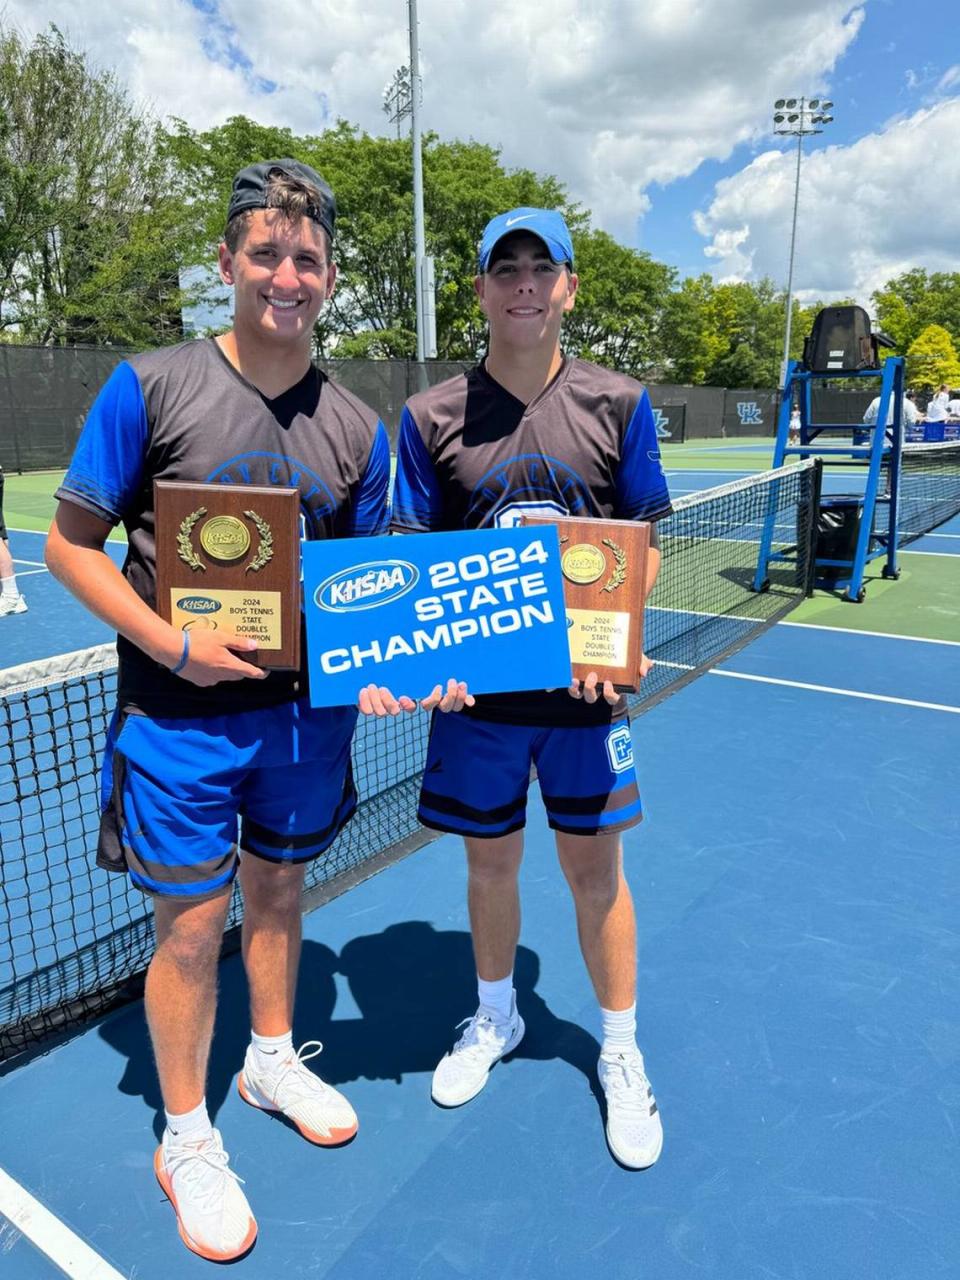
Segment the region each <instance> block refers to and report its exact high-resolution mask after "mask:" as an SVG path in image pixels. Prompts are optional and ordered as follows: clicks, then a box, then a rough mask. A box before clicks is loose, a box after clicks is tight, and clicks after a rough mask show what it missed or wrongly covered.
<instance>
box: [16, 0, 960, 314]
mask: <svg viewBox="0 0 960 1280" xmlns="http://www.w3.org/2000/svg"><path fill="white" fill-rule="evenodd" d="M4 12H5V15H6V21H7V22H8V23H13V24H16V25H17V26H19V27H20V28H21V29H22V30H23V31H25V32H26V33H27V34H32V33H33V32H35V31H36V30H38V29H39V28H41V27H43V26H45V25H46V24H47V23H48V22H51V21H52V22H56V23H57V25H58V26H60V27H61V29H62V30H64V31H65V32H66V33H67V34H68V35H69V37H70V38H71V40H72V41H73V42H74V43H76V44H79V45H82V46H83V47H85V48H86V49H87V50H88V52H89V53H90V55H91V56H92V58H93V59H94V60H95V61H96V62H97V63H98V64H99V65H101V66H103V67H109V68H111V69H113V70H115V71H116V73H117V74H118V75H119V76H120V77H121V78H122V79H123V80H124V81H125V82H126V84H127V85H128V86H129V88H130V89H131V91H132V92H133V94H134V95H135V96H136V97H137V98H139V99H140V100H142V101H144V102H146V103H148V104H149V105H151V106H152V108H153V109H154V110H155V111H156V112H157V113H159V114H171V115H179V116H182V117H183V118H185V119H186V120H187V121H189V123H190V124H192V125H194V126H198V127H207V126H210V125H214V124H217V123H219V122H221V121H223V120H225V119H226V118H227V117H228V116H230V115H233V114H237V113H243V114H246V115H248V116H251V117H253V118H254V119H256V120H260V121H262V122H264V123H273V124H284V125H288V126H289V127H290V128H292V129H293V130H294V131H296V132H318V131H320V130H321V129H322V128H323V127H324V126H325V125H327V124H332V123H333V122H334V121H335V120H336V119H337V118H339V117H343V118H345V119H348V120H351V121H353V122H355V123H357V124H359V125H361V126H363V127H364V128H365V129H368V130H370V131H371V132H385V131H387V130H389V128H390V126H389V125H388V123H387V121H386V118H385V116H384V115H383V112H382V109H381V96H382V92H383V88H384V86H385V85H386V84H387V82H388V81H389V80H390V79H391V77H392V75H393V72H394V70H395V69H396V68H397V67H398V66H400V65H401V64H402V63H404V62H406V61H407V51H408V45H407V4H406V0H270V2H269V3H265V0H85V3H84V5H83V6H80V7H78V6H77V5H76V4H75V0H6V5H5V9H4ZM419 15H420V28H421V33H420V34H421V41H420V43H421V60H422V71H423V75H424V110H423V122H424V125H425V127H427V128H430V129H433V130H436V131H437V132H438V133H439V134H440V135H441V136H442V137H444V138H458V137H459V138H474V139H477V140H479V141H482V142H486V143H491V144H493V145H496V146H499V147H501V148H502V151H503V157H504V160H505V162H506V163H507V164H509V165H517V166H520V165H523V166H528V167H531V168H533V169H536V170H539V171H541V172H549V173H554V174H556V175H558V176H559V177H561V178H562V179H563V180H564V181H565V182H566V184H567V186H568V188H569V190H570V191H571V193H572V194H573V195H574V196H575V197H576V198H577V199H578V200H579V201H580V202H581V203H582V204H584V205H586V206H587V207H588V208H590V209H591V210H592V211H593V215H594V222H595V224H596V225H599V226H602V227H603V228H604V229H606V230H608V231H609V232H611V233H612V234H613V235H615V236H616V237H617V238H618V239H620V240H622V241H623V242H624V243H626V244H630V245H635V246H639V247H642V248H644V249H647V250H649V251H650V252H651V253H653V254H654V256H656V257H657V258H660V259H661V260H663V261H666V262H668V263H670V264H671V265H673V266H675V267H676V268H677V269H678V270H679V271H680V272H681V273H682V274H685V275H686V274H695V273H697V272H700V271H709V272H710V273H711V274H712V275H714V276H715V277H716V278H717V279H756V278H758V277H760V276H763V275H769V276H772V277H773V278H774V279H775V280H777V281H779V282H783V281H784V280H785V277H786V269H787V254H788V237H789V224H790V217H791V213H792V201H793V177H794V164H795V151H794V150H792V147H793V146H794V145H795V144H792V143H791V142H790V141H789V140H786V139H777V138H775V137H774V136H773V135H772V134H771V132H770V128H771V124H770V121H771V115H772V105H773V102H774V100H775V98H777V97H779V96H781V95H793V94H806V95H808V96H810V95H816V94H820V95H828V96H829V97H830V98H832V99H833V101H834V103H835V107H834V116H835V123H834V124H833V125H832V126H831V127H830V128H829V130H828V131H827V132H826V133H825V134H824V135H823V136H822V137H818V138H815V139H812V140H811V142H810V148H809V153H808V154H807V155H806V158H805V162H804V168H803V178H802V186H801V205H800V210H801V222H800V233H799V241H798V261H797V268H796V274H795V285H796V287H797V289H798V291H799V293H800V296H801V297H806V298H810V299H812V298H814V297H821V298H829V297H831V296H838V295H845V294H852V295H854V296H857V297H859V298H861V299H863V300H867V299H868V298H869V294H870V292H871V291H872V290H873V289H874V288H876V287H878V285H880V284H882V283H883V282H884V281H886V280H887V279H889V278H890V277H891V276H892V275H894V274H896V273H898V272H900V271H903V270H905V269H907V268H909V267H911V266H924V267H927V268H928V269H931V270H953V271H956V270H960V165H958V163H957V152H958V146H957V144H958V140H960V34H958V31H960V24H958V21H957V0H862V2H861V3H859V4H850V3H849V2H848V0H798V2H797V3H795V4H791V3H786V0H552V3H551V4H550V5H545V4H544V3H543V0H484V2H481V0H419Z"/></svg>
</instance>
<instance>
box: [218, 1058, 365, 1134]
mask: <svg viewBox="0 0 960 1280" xmlns="http://www.w3.org/2000/svg"><path fill="white" fill-rule="evenodd" d="M305 1049H312V1050H313V1052H312V1053H304V1050H305ZM322 1049H323V1045H322V1044H321V1043H320V1041H319V1040H307V1041H306V1043H305V1044H303V1045H301V1046H300V1049H299V1050H298V1051H297V1052H296V1053H295V1054H293V1055H291V1056H290V1057H288V1058H285V1059H284V1061H283V1062H282V1063H280V1065H279V1066H278V1067H277V1068H276V1069H275V1070H274V1071H270V1072H266V1071H258V1070H257V1065H256V1062H257V1060H256V1055H255V1053H254V1049H253V1045H250V1047H249V1048H248V1049H247V1056H246V1058H245V1059H244V1062H243V1070H242V1071H241V1072H240V1074H239V1075H238V1076H237V1089H238V1091H239V1093H240V1097H241V1098H243V1100H244V1102H249V1103H250V1105H251V1107H259V1108H260V1110H261V1111H280V1112H282V1113H283V1114H284V1115H285V1116H286V1117H287V1119H288V1120H290V1121H291V1122H292V1123H293V1124H294V1125H296V1127H297V1128H298V1129H299V1130H300V1132H301V1133H302V1134H303V1136H304V1137H305V1138H306V1139H307V1140H308V1141H309V1142H316V1143H318V1144H319V1145H320V1146H321V1147H336V1146H339V1145H340V1143H341V1142H347V1141H348V1140H349V1139H350V1138H352V1137H353V1135H354V1134H355V1133H356V1132H357V1113H356V1112H355V1111H354V1109H353V1107H351V1105H350V1103H349V1102H348V1101H347V1100H346V1098H345V1097H344V1096H343V1094H342V1093H338V1092H337V1090H336V1089H334V1088H332V1086H330V1085H328V1084H324V1082H323V1081H322V1080H321V1079H320V1077H319V1076H318V1075H314V1073H313V1072H312V1071H308V1070H307V1068H306V1067H305V1066H304V1065H303V1064H304V1063H305V1062H309V1060H310V1059H311V1058H315V1057H316V1056H317V1054H318V1053H320V1052H321V1051H322Z"/></svg>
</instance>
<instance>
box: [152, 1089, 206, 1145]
mask: <svg viewBox="0 0 960 1280" xmlns="http://www.w3.org/2000/svg"><path fill="white" fill-rule="evenodd" d="M163 1114H164V1115H165V1116H166V1118H167V1132H168V1133H169V1134H170V1136H171V1137H172V1138H175V1139H176V1141H177V1144H178V1145H183V1144H184V1143H187V1142H203V1140H204V1139H205V1138H212V1137H213V1125H212V1124H211V1123H210V1117H209V1116H208V1115H207V1100H206V1098H204V1099H203V1101H202V1102H201V1103H200V1105H199V1106H198V1107H194V1108H193V1110H192V1111H185V1112H184V1113H183V1115H179V1116H177V1115H172V1114H171V1113H170V1112H169V1111H164V1113H163Z"/></svg>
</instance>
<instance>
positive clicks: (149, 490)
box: [57, 339, 390, 715]
mask: <svg viewBox="0 0 960 1280" xmlns="http://www.w3.org/2000/svg"><path fill="white" fill-rule="evenodd" d="M389 478H390V448H389V443H388V440H387V434H386V431H385V430H384V427H383V424H382V423H381V422H380V420H379V419H378V417H377V415H376V413H374V411H373V410H372V409H369V408H368V407H367V406H366V405H365V404H363V403H362V402H361V401H359V400H357V399H356V397H355V396H353V395H351V394H350V393H349V392H348V391H346V390H344V388H342V387H340V386H338V385H337V384H336V383H334V382H331V381H330V380H329V379H328V378H327V377H326V376H325V375H324V374H323V373H321V372H320V371H319V370H318V369H316V368H315V367H313V366H311V367H310V369H309V370H308V371H307V373H306V374H305V375H304V377H303V378H302V379H301V380H300V381H299V382H298V383H296V384H295V385H294V386H292V387H290V388H288V390H286V391H285V392H283V393H282V395H279V396H277V397H275V398H273V399H270V398H268V397H266V396H264V395H263V394H262V393H261V392H260V391H258V390H257V388H256V387H254V386H253V385H252V384H251V383H250V382H248V381H247V380H246V379H245V378H243V377H242V376H241V375H240V374H239V373H238V372H237V370H236V369H235V368H234V367H233V365H231V364H230V362H229V361H228V360H227V358H226V357H225V356H224V355H223V353H222V352H221V350H220V348H219V346H218V345H217V343H216V342H215V341H214V340H213V339H205V340H202V341H198V342H189V343H183V344H181V345H179V346H176V347H169V348H165V349H164V350H162V351H153V352H147V353H145V354H142V355H137V356H133V357H131V358H130V359H129V360H127V361H125V362H124V363H122V364H120V365H119V366H118V367H117V368H116V369H115V370H114V372H113V374H112V375H111V377H110V378H109V380H108V381H107V382H106V384H105V385H104V387H103V388H102V390H101V391H100V394H99V396H98V397H97V399H96V401H95V403H94V405H93V407H92V409H91V410H90V413H89V416H88V418H87V422H86V424H85V426H84V429H83V432H82V434H81V436H80V440H79V442H78V444H77V449H76V452H75V454H74V457H73V460H72V462H71V464H70V468H69V470H68V472H67V474H66V476H65V477H64V480H63V483H62V484H61V486H60V488H59V489H58V490H57V497H58V498H64V499H66V500H67V501H69V502H73V503H76V504H77V505H78V506H81V507H84V508H85V509H86V510H88V511H90V512H92V513H93V514H94V515H96V516H99V517H100V519H102V520H106V521H108V522H109V523H110V524H121V523H122V524H123V526H124V528H125V529H126V532H127V538H128V540H129V550H128V552H127V558H126V561H125V563H124V567H123V572H124V575H125V577H126V578H127V580H128V582H129V583H130V585H131V586H132V587H133V589H134V590H135V591H136V593H137V594H138V595H139V596H140V597H141V599H143V600H145V601H146V603H147V604H149V605H150V606H151V607H154V605H155V597H156V546H155V541H154V531H155V519H154V509H153V482H154V480H180V481H188V482H196V483H199V482H203V483H209V484H240V485H247V484H249V485H276V486H283V487H293V488H296V489H299V490H300V524H301V534H302V537H303V538H304V539H306V540H313V539H316V538H335V537H355V536H364V535H372V534H377V533H382V532H384V531H385V529H386V526H387V523H388V520H389V506H388V487H389ZM117 648H118V653H119V656H120V705H121V706H134V707H137V708H139V709H141V710H144V711H148V712H151V713H156V714H163V715H208V714H218V713H220V712H226V711H235V710H245V709H249V708H251V707H255V706H259V705H270V704H274V703H277V702H282V701H286V700H288V699H291V698H295V697H299V696H302V694H303V693H304V691H305V684H304V675H303V673H297V672H292V673H291V672H271V673H270V674H269V675H268V676H267V678H266V679H264V680H257V681H253V680H245V681H239V682H234V683H230V684H227V685H223V684H221V685H214V686H212V687H210V688H206V689H201V688H199V687H197V686H195V685H192V684H189V683H188V682H186V681H183V680H181V679H179V677H177V676H173V675H171V674H170V672H168V671H167V670H166V669H165V668H163V667H161V666H159V665H158V664H157V663H155V662H153V661H152V660H151V659H150V658H148V657H147V655H146V654H144V653H143V652H141V651H140V650H139V649H137V648H136V646H135V645H133V644H131V643H130V642H129V641H127V640H125V639H124V638H123V637H120V639H119V640H118V645H117Z"/></svg>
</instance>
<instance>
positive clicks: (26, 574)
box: [17, 569, 50, 578]
mask: <svg viewBox="0 0 960 1280" xmlns="http://www.w3.org/2000/svg"><path fill="white" fill-rule="evenodd" d="M49 572H50V570H49V569H18V570H17V577H18V578H33V577H35V576H36V574H38V573H49Z"/></svg>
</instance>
